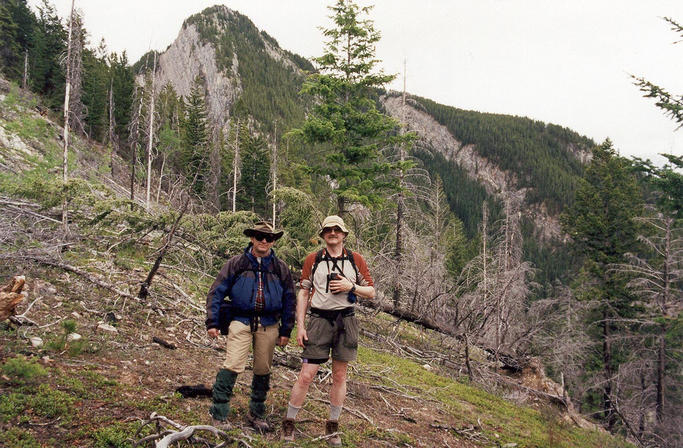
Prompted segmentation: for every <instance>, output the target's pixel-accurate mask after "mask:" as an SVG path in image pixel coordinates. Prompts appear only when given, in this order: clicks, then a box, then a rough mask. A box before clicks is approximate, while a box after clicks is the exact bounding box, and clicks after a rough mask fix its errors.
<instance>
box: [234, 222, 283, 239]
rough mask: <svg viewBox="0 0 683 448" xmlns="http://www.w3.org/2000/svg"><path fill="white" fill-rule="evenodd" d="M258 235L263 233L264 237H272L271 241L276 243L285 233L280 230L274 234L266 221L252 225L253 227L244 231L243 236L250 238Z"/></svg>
mask: <svg viewBox="0 0 683 448" xmlns="http://www.w3.org/2000/svg"><path fill="white" fill-rule="evenodd" d="M258 233H263V234H266V235H273V241H277V240H279V239H280V237H281V236H282V234H284V233H285V232H284V230H280V231H278V232H276V231H275V230H274V229H273V226H271V225H270V223H268V222H266V221H260V222H257V223H256V224H254V227H252V228H249V229H244V234H245V235H246V236H250V237H251V236H254V235H256V234H258Z"/></svg>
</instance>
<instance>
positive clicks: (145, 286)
mask: <svg viewBox="0 0 683 448" xmlns="http://www.w3.org/2000/svg"><path fill="white" fill-rule="evenodd" d="M195 178H196V177H195ZM189 204H190V195H189V194H188V195H187V199H185V203H184V204H183V208H182V209H181V210H180V214H179V215H178V218H176V220H175V222H174V223H173V227H171V230H170V231H169V233H168V236H167V237H166V242H165V243H164V245H163V246H162V247H161V249H159V255H158V256H157V259H156V260H155V261H154V265H153V266H152V269H151V270H150V271H149V274H147V278H146V279H145V281H144V282H142V285H140V292H138V298H139V299H142V300H145V299H146V298H147V296H148V295H149V287H150V285H151V284H152V280H154V276H155V275H156V274H157V271H158V270H159V266H161V261H162V260H163V259H164V255H166V252H167V251H168V249H169V248H170V247H171V243H172V242H173V236H174V235H175V232H176V230H177V229H178V225H179V224H180V220H181V219H182V218H183V216H184V215H185V212H186V211H187V206H188V205H189Z"/></svg>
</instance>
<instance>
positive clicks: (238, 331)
mask: <svg viewBox="0 0 683 448" xmlns="http://www.w3.org/2000/svg"><path fill="white" fill-rule="evenodd" d="M278 336H279V333H278V325H277V324H275V325H270V326H268V327H264V326H262V325H259V327H258V330H257V331H256V332H254V333H252V332H251V328H250V327H249V325H246V324H243V323H242V322H240V321H238V320H233V321H232V322H230V327H229V329H228V342H227V346H226V352H227V354H226V357H225V362H224V363H223V368H224V369H228V370H230V371H232V372H235V373H242V372H244V368H245V367H246V365H247V358H249V347H253V349H254V374H255V375H266V374H268V373H270V368H271V366H272V365H273V352H274V351H275V344H276V343H277V339H278Z"/></svg>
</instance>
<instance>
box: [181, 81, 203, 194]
mask: <svg viewBox="0 0 683 448" xmlns="http://www.w3.org/2000/svg"><path fill="white" fill-rule="evenodd" d="M183 131H184V132H183V144H184V148H183V157H182V159H183V162H184V163H183V166H184V167H185V170H186V172H185V176H186V177H187V179H188V182H189V181H192V179H194V175H195V173H196V172H197V171H199V174H198V176H197V180H196V181H195V183H194V191H195V192H196V193H199V194H202V193H203V192H204V187H205V185H204V184H205V182H206V177H207V175H208V165H207V164H208V155H207V151H208V144H209V127H208V119H207V111H206V100H205V94H204V85H203V80H202V79H201V78H200V77H197V78H196V79H195V82H194V86H193V87H192V90H190V96H189V97H188V98H187V101H186V105H185V120H184V121H183Z"/></svg>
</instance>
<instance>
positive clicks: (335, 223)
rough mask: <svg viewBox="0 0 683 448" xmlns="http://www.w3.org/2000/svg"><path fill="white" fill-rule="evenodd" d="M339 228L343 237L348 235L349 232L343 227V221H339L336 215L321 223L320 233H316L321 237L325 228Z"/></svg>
mask: <svg viewBox="0 0 683 448" xmlns="http://www.w3.org/2000/svg"><path fill="white" fill-rule="evenodd" d="M335 226H336V227H339V228H340V229H341V231H342V232H344V234H345V235H348V234H349V230H348V229H347V228H346V226H345V225H344V220H343V219H341V217H340V216H337V215H330V216H328V217H327V218H325V220H324V221H323V224H322V226H320V232H318V235H320V236H323V232H324V231H325V229H326V228H328V227H335Z"/></svg>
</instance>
